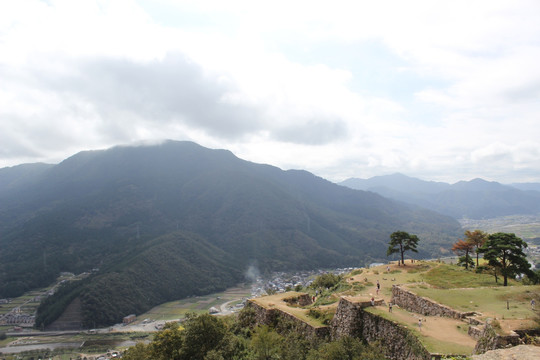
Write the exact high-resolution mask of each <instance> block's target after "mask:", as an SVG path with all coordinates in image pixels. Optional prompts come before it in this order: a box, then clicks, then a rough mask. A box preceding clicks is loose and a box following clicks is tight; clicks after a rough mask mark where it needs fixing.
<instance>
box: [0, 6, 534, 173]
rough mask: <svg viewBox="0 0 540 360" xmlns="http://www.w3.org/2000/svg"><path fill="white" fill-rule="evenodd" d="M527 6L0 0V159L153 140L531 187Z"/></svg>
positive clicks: (322, 167) (317, 166)
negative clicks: (512, 183) (169, 140)
mask: <svg viewBox="0 0 540 360" xmlns="http://www.w3.org/2000/svg"><path fill="white" fill-rule="evenodd" d="M539 16H540V3H539V2H538V1H535V0H531V1H493V0H490V1H470V0H469V1H451V2H442V1H427V0H426V1H377V2H374V1H332V2H329V1H328V2H314V1H281V0H275V1H272V2H267V3H266V4H260V2H253V1H247V0H245V1H243V0H230V1H226V2H224V1H204V0H202V1H191V0H186V1H172V0H170V1H169V0H157V1H156V0H154V1H146V0H138V1H137V0H111V1H99V0H80V1H69V0H64V1H55V0H50V1H37V0H36V1H26V0H24V1H16V2H7V1H6V2H1V3H0V125H1V129H2V131H0V167H4V166H12V165H16V164H20V163H26V162H38V161H42V162H59V161H61V160H63V159H64V158H65V157H67V156H70V155H72V154H74V153H76V152H78V151H81V150H88V149H99V148H106V147H110V146H114V145H118V144H126V143H131V142H138V141H155V140H160V139H176V140H191V141H195V142H197V143H199V144H201V145H203V146H207V147H210V148H225V149H229V150H231V151H233V152H234V153H235V154H236V155H237V156H239V157H241V158H244V159H246V160H250V161H254V162H261V163H268V164H272V165H276V166H279V167H281V168H283V169H290V168H295V169H306V170H308V171H311V172H313V173H315V174H316V175H319V176H322V177H325V178H327V179H329V180H332V181H341V180H344V179H346V178H348V177H370V176H375V175H384V174H390V173H394V172H402V173H404V174H406V175H410V176H416V177H419V178H422V179H426V180H440V181H447V182H455V181H458V180H468V179H472V178H476V177H482V178H484V179H487V180H495V181H500V182H504V183H509V182H527V181H533V182H540V121H539V120H540V67H539V66H538V64H539V63H540V22H539V21H538V19H539Z"/></svg>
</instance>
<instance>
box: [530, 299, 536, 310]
mask: <svg viewBox="0 0 540 360" xmlns="http://www.w3.org/2000/svg"><path fill="white" fill-rule="evenodd" d="M535 305H536V300H534V299H531V310H534V306H535Z"/></svg>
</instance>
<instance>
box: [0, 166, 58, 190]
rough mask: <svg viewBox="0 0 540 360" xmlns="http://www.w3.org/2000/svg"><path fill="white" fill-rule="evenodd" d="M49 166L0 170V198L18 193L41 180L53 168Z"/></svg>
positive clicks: (14, 167)
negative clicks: (7, 194)
mask: <svg viewBox="0 0 540 360" xmlns="http://www.w3.org/2000/svg"><path fill="white" fill-rule="evenodd" d="M53 166H54V165H49V164H41V163H38V164H23V165H18V166H13V167H6V168H2V169H0V196H1V195H2V194H3V193H6V192H10V191H16V190H17V189H20V188H22V187H25V186H27V185H29V184H31V183H32V182H33V181H36V179H39V178H40V176H41V175H43V173H44V172H45V171H46V170H48V169H50V168H51V167H53Z"/></svg>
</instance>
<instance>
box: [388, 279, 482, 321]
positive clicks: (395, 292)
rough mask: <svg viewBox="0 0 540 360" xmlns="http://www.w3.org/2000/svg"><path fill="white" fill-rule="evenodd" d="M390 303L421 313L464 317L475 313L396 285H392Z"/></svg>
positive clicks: (455, 317) (456, 317) (457, 317)
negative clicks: (440, 302) (441, 302)
mask: <svg viewBox="0 0 540 360" xmlns="http://www.w3.org/2000/svg"><path fill="white" fill-rule="evenodd" d="M392 303H393V304H397V305H399V306H400V307H401V308H403V309H405V310H407V311H412V312H415V313H417V314H422V315H430V316H443V317H448V318H454V319H464V318H466V317H469V316H473V315H474V314H475V312H461V311H457V310H454V309H452V308H450V307H448V306H446V305H442V304H439V303H437V302H435V301H433V300H431V299H428V298H424V297H421V296H418V295H416V294H414V293H413V292H411V291H408V290H405V289H403V288H402V287H400V286H398V285H393V286H392Z"/></svg>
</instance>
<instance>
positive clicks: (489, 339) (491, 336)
mask: <svg viewBox="0 0 540 360" xmlns="http://www.w3.org/2000/svg"><path fill="white" fill-rule="evenodd" d="M519 344H521V338H520V337H519V335H518V334H516V333H515V332H513V331H512V332H511V333H510V335H497V333H496V332H495V330H494V329H493V327H492V326H491V325H490V324H486V325H485V326H484V330H483V331H482V333H481V335H480V338H479V339H478V341H477V343H476V346H475V348H474V353H475V354H482V353H485V352H486V351H488V350H495V349H503V348H507V347H512V346H516V345H519Z"/></svg>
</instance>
